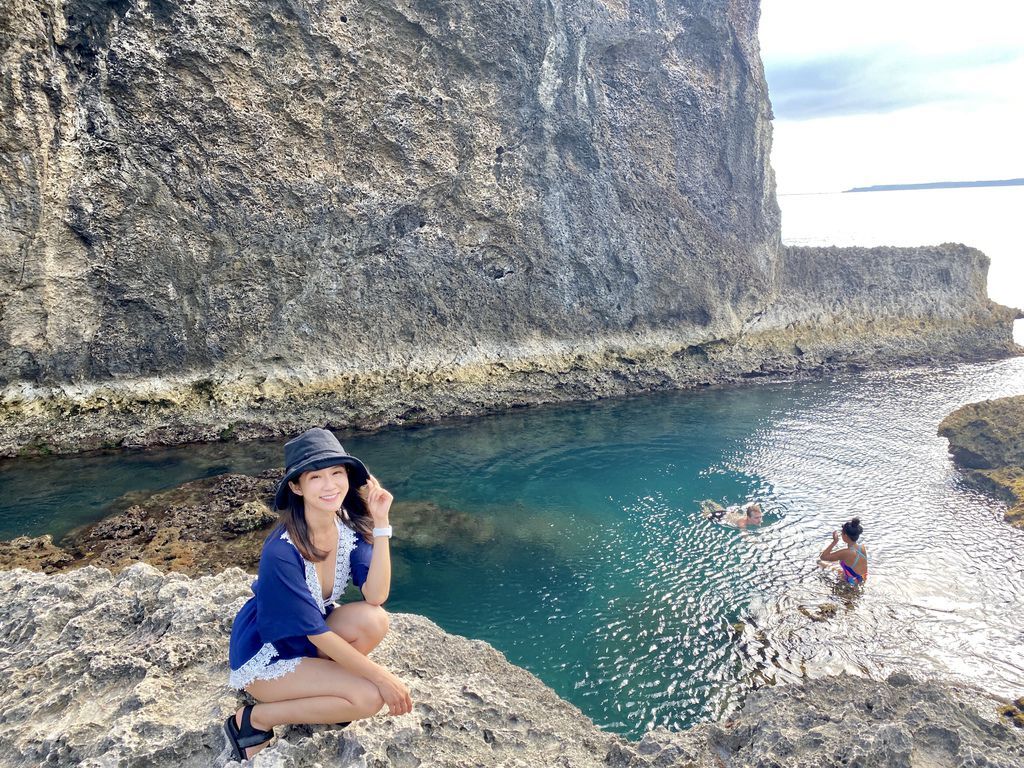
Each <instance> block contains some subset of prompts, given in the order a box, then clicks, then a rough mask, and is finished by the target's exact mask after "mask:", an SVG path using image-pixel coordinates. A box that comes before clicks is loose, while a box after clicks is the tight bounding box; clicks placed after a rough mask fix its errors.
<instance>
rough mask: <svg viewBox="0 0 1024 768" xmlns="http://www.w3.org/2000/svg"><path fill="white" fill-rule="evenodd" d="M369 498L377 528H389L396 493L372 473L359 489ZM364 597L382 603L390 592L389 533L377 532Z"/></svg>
mask: <svg viewBox="0 0 1024 768" xmlns="http://www.w3.org/2000/svg"><path fill="white" fill-rule="evenodd" d="M359 492H360V494H361V495H362V496H363V499H364V500H365V501H366V508H367V510H368V511H369V512H370V517H372V518H373V527H374V528H390V527H391V523H390V522H389V514H390V512H391V502H392V501H394V498H395V497H394V496H392V495H391V493H390V492H389V491H387V490H385V489H384V488H382V487H381V485H380V483H379V482H378V481H377V478H375V477H373V476H372V475H371V476H370V479H369V480H368V481H367V483H366V485H365V486H363V488H361V489H360V491H359ZM362 592H363V599H364V600H366V602H368V603H369V604H370V605H383V604H384V602H385V601H386V600H387V599H388V595H389V594H390V592H391V539H390V538H389V537H387V536H374V538H373V557H372V558H371V560H370V570H369V572H368V573H367V575H366V581H365V582H363V586H362Z"/></svg>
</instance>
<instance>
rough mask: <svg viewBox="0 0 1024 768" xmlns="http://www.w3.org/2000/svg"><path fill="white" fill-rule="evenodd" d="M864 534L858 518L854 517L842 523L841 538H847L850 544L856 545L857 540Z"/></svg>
mask: <svg viewBox="0 0 1024 768" xmlns="http://www.w3.org/2000/svg"><path fill="white" fill-rule="evenodd" d="M863 532H864V528H863V527H861V524H860V518H859V517H855V518H853V520H850V521H849V522H846V523H843V536H845V537H846V538H848V539H849V540H850V542H851V543H856V541H857V539H859V538H860V535H861V534H862V533H863Z"/></svg>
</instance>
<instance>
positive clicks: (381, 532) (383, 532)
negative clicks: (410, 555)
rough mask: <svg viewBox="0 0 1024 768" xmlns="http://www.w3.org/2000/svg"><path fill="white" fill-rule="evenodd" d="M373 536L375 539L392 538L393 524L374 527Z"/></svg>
mask: <svg viewBox="0 0 1024 768" xmlns="http://www.w3.org/2000/svg"><path fill="white" fill-rule="evenodd" d="M373 538H375V539H390V538H391V526H390V525H389V526H388V527H387V528H374V529H373Z"/></svg>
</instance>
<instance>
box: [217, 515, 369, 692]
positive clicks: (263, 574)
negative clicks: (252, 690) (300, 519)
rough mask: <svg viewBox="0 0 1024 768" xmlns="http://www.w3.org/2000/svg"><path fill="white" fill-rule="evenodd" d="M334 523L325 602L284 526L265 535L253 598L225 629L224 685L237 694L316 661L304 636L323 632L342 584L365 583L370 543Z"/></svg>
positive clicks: (308, 565) (313, 570) (313, 571)
mask: <svg viewBox="0 0 1024 768" xmlns="http://www.w3.org/2000/svg"><path fill="white" fill-rule="evenodd" d="M337 524H338V555H337V559H336V560H335V567H334V589H333V591H332V593H331V596H330V598H329V599H327V600H324V599H323V590H322V589H321V587H320V579H319V577H318V576H317V573H316V568H315V567H314V565H313V563H312V562H310V561H309V560H306V559H305V558H303V557H302V555H301V553H300V552H299V550H298V548H297V547H296V546H295V545H294V544H293V543H292V541H291V538H290V537H289V536H288V533H287V532H286V531H285V529H284V526H278V527H276V528H275V529H274V530H273V531H271V533H270V536H269V537H267V540H266V542H265V543H264V544H263V553H262V554H261V555H260V570H259V575H258V576H257V578H256V581H254V582H253V583H252V592H253V596H252V597H251V598H250V599H249V601H248V602H247V603H246V604H245V605H243V606H242V609H241V610H240V611H239V612H238V615H237V616H236V617H235V623H234V625H233V626H232V627H231V646H230V651H229V656H230V661H231V676H230V678H229V681H228V684H229V685H230V686H231V687H232V688H236V689H239V690H241V689H242V688H245V687H246V686H248V685H250V684H251V683H253V682H255V681H256V680H274V679H276V678H279V677H283V676H284V675H287V674H288V673H289V672H292V671H293V670H294V669H295V668H296V667H298V666H299V662H301V661H302V660H303V659H304V658H316V655H317V650H316V646H315V645H313V644H312V643H311V642H309V639H308V638H307V637H306V636H307V635H319V634H322V633H324V632H328V631H329V628H328V626H327V621H326V619H327V616H328V615H329V614H330V612H331V611H332V610H333V609H334V601H335V600H337V599H338V598H339V597H340V596H341V594H342V592H344V591H345V588H346V587H347V586H348V580H349V576H351V577H352V581H353V582H354V583H355V585H356V586H357V587H362V586H363V584H364V583H365V581H366V576H367V574H368V573H369V571H370V559H371V557H372V555H373V545H372V544H370V543H369V542H367V541H364V540H363V539H362V538H360V537H359V536H357V535H356V533H355V531H353V530H352V529H351V528H349V527H348V526H347V525H345V524H343V523H342V522H341V521H340V520H338V521H337Z"/></svg>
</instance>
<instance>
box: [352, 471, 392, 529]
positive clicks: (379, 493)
mask: <svg viewBox="0 0 1024 768" xmlns="http://www.w3.org/2000/svg"><path fill="white" fill-rule="evenodd" d="M359 495H360V496H362V497H363V501H365V502H366V509H367V510H368V511H369V513H370V517H372V518H373V524H374V526H375V527H377V528H386V527H387V526H388V524H389V523H388V513H389V512H390V511H391V502H393V501H394V500H395V497H394V496H392V495H391V492H390V491H388V490H385V489H384V488H382V487H381V485H380V483H379V482H378V481H377V478H376V477H374V476H373V475H370V479H369V480H367V481H366V485H364V486H363V487H362V488H360V489H359Z"/></svg>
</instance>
